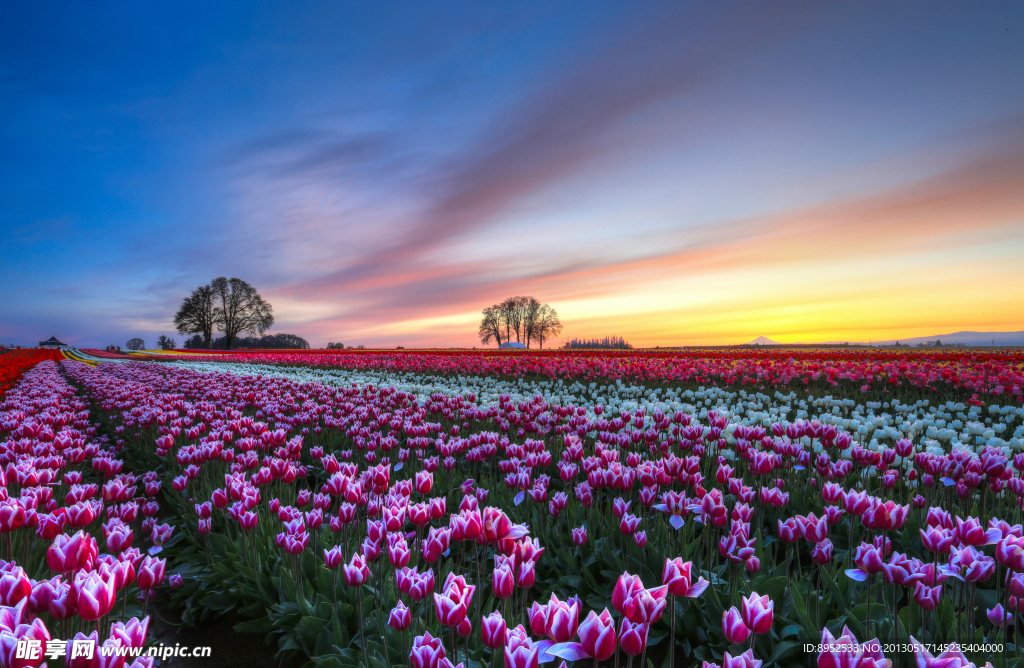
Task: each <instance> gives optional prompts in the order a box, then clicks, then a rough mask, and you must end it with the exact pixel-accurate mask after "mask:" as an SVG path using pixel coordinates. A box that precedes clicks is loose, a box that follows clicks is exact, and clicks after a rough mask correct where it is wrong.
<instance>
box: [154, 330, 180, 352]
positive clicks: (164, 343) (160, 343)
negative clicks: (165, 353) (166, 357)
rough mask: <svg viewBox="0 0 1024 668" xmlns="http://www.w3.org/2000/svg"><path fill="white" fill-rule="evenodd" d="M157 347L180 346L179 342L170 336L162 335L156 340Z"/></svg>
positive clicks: (170, 348) (167, 348) (169, 348)
mask: <svg viewBox="0 0 1024 668" xmlns="http://www.w3.org/2000/svg"><path fill="white" fill-rule="evenodd" d="M156 347H157V348H159V349H160V350H174V349H175V348H177V347H178V342H177V341H175V340H174V339H172V338H171V337H169V336H164V335H163V334H161V335H160V338H158V339H157V340H156Z"/></svg>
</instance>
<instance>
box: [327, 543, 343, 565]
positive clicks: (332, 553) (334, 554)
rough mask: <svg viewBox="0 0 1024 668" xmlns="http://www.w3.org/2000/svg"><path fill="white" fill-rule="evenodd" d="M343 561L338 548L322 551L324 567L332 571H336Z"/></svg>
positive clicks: (336, 546)
mask: <svg viewBox="0 0 1024 668" xmlns="http://www.w3.org/2000/svg"><path fill="white" fill-rule="evenodd" d="M343 560H344V557H343V556H342V554H341V547H340V546H338V545H335V546H334V547H332V548H331V549H329V550H326V549H325V550H324V566H326V567H327V568H329V569H331V570H332V571H333V570H336V569H337V568H338V567H339V566H341V562H342V561H343Z"/></svg>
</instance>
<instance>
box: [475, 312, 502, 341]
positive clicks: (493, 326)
mask: <svg viewBox="0 0 1024 668" xmlns="http://www.w3.org/2000/svg"><path fill="white" fill-rule="evenodd" d="M483 313H484V317H483V319H482V320H481V321H480V331H479V332H478V334H479V335H480V342H481V343H483V344H484V345H487V344H489V343H490V342H491V341H496V342H497V344H498V345H499V346H500V345H501V340H502V334H503V331H502V329H503V328H502V322H501V310H500V309H499V308H498V306H497V305H495V306H488V307H487V308H485V309H484V311H483Z"/></svg>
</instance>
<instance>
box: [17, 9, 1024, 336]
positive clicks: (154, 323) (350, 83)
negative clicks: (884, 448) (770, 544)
mask: <svg viewBox="0 0 1024 668" xmlns="http://www.w3.org/2000/svg"><path fill="white" fill-rule="evenodd" d="M2 11H3V19H4V20H3V21H0V237H2V239H3V262H2V263H0V282H2V284H3V285H4V300H3V303H2V306H0V340H3V341H12V342H16V343H31V342H34V341H38V340H40V339H43V338H48V337H49V336H50V335H51V334H54V335H57V336H58V337H60V338H62V339H64V340H67V341H69V342H73V343H76V344H79V345H82V346H99V345H106V344H107V343H119V344H122V345H123V343H124V341H126V340H127V339H128V338H130V337H132V336H142V337H143V338H145V339H147V341H153V340H155V338H156V336H158V335H160V334H169V335H175V334H174V332H173V328H172V326H171V319H172V317H173V313H174V311H175V309H176V307H177V305H178V303H180V300H181V299H182V297H184V295H186V294H187V293H188V292H189V291H190V290H191V289H192V288H193V287H195V286H197V285H199V284H201V283H205V282H207V281H209V280H210V279H212V278H214V277H216V276H222V275H225V276H238V277H240V278H244V279H245V280H248V281H249V282H250V283H252V284H254V285H255V286H256V287H257V288H258V289H259V290H260V291H261V293H262V294H263V295H264V296H265V297H267V298H268V299H269V300H270V301H271V303H272V304H273V305H274V307H275V313H276V315H277V319H278V324H277V325H275V327H274V331H278V332H289V333H295V334H299V335H302V336H305V337H306V338H307V339H309V340H310V342H311V343H312V344H313V345H314V346H319V345H324V344H325V343H326V342H327V341H329V340H330V341H338V340H340V341H343V342H345V343H350V344H355V343H363V344H366V345H407V346H408V345H445V346H447V345H473V344H474V341H475V339H474V334H475V329H476V328H475V320H476V319H477V317H478V316H477V314H478V313H479V310H480V309H481V308H482V307H484V306H486V305H489V304H491V303H494V302H496V301H499V300H500V299H502V298H504V297H506V296H508V295H511V294H533V295H535V296H537V297H538V298H540V299H542V300H543V301H548V302H550V303H551V304H552V305H553V306H555V308H556V309H558V310H559V313H560V314H561V316H562V321H563V324H565V332H564V335H565V336H566V337H568V336H603V335H605V334H621V335H624V336H626V337H627V338H628V339H630V340H631V341H633V342H634V343H635V344H649V345H655V344H660V345H671V344H685V343H737V342H740V341H744V340H750V339H753V338H754V337H756V336H757V335H760V334H764V335H768V336H771V337H772V338H774V339H776V340H783V341H786V340H824V339H839V338H849V339H853V340H863V339H868V338H874V339H876V340H877V339H885V338H898V337H901V336H902V337H907V336H915V335H927V334H932V333H941V332H945V331H952V330H957V329H993V330H1010V329H1024V308H1022V307H1024V296H1022V295H1024V290H1022V289H1021V288H1024V272H1021V271H1020V270H1019V259H1020V258H1021V257H1024V195H1022V194H1021V193H1022V192H1024V80H1022V79H1021V76H1020V73H1021V72H1022V71H1024V34H1022V33H1024V6H1022V5H1021V4H1020V3H1019V2H1007V3H941V2H940V3H778V4H766V3H756V4H734V3H664V4H659V3H614V4H612V3H594V2H587V3H515V4H508V5H504V6H499V5H497V4H495V3H465V4H458V3H444V4H426V3H408V4H401V3H390V4H387V5H384V4H372V5H370V4H366V3H358V4H356V3H302V4H301V5H298V4H291V5H279V4H269V3H268V4H260V3H251V2H250V3H217V4H216V5H215V6H207V5H204V4H200V3H175V4H172V3H145V4H139V3H121V4H111V3H104V4H102V5H100V6H98V7H97V6H83V5H80V4H72V3H66V4H47V3H33V4H31V5H29V4H21V5H6V6H5V7H4V8H3V10H2ZM175 336H176V337H177V338H178V339H179V340H180V339H181V337H180V336H177V335H175Z"/></svg>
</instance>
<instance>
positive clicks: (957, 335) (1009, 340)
mask: <svg viewBox="0 0 1024 668" xmlns="http://www.w3.org/2000/svg"><path fill="white" fill-rule="evenodd" d="M936 340H938V341H942V343H943V344H950V343H962V344H964V345H965V346H1024V332H953V333H952V334H936V335H934V336H917V337H914V338H911V339H899V342H900V343H905V344H909V345H912V346H915V345H917V344H919V343H926V342H928V341H936ZM873 343H874V344H875V345H883V346H886V345H888V346H891V345H892V344H894V343H896V339H893V340H891V341H874V342H873Z"/></svg>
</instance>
